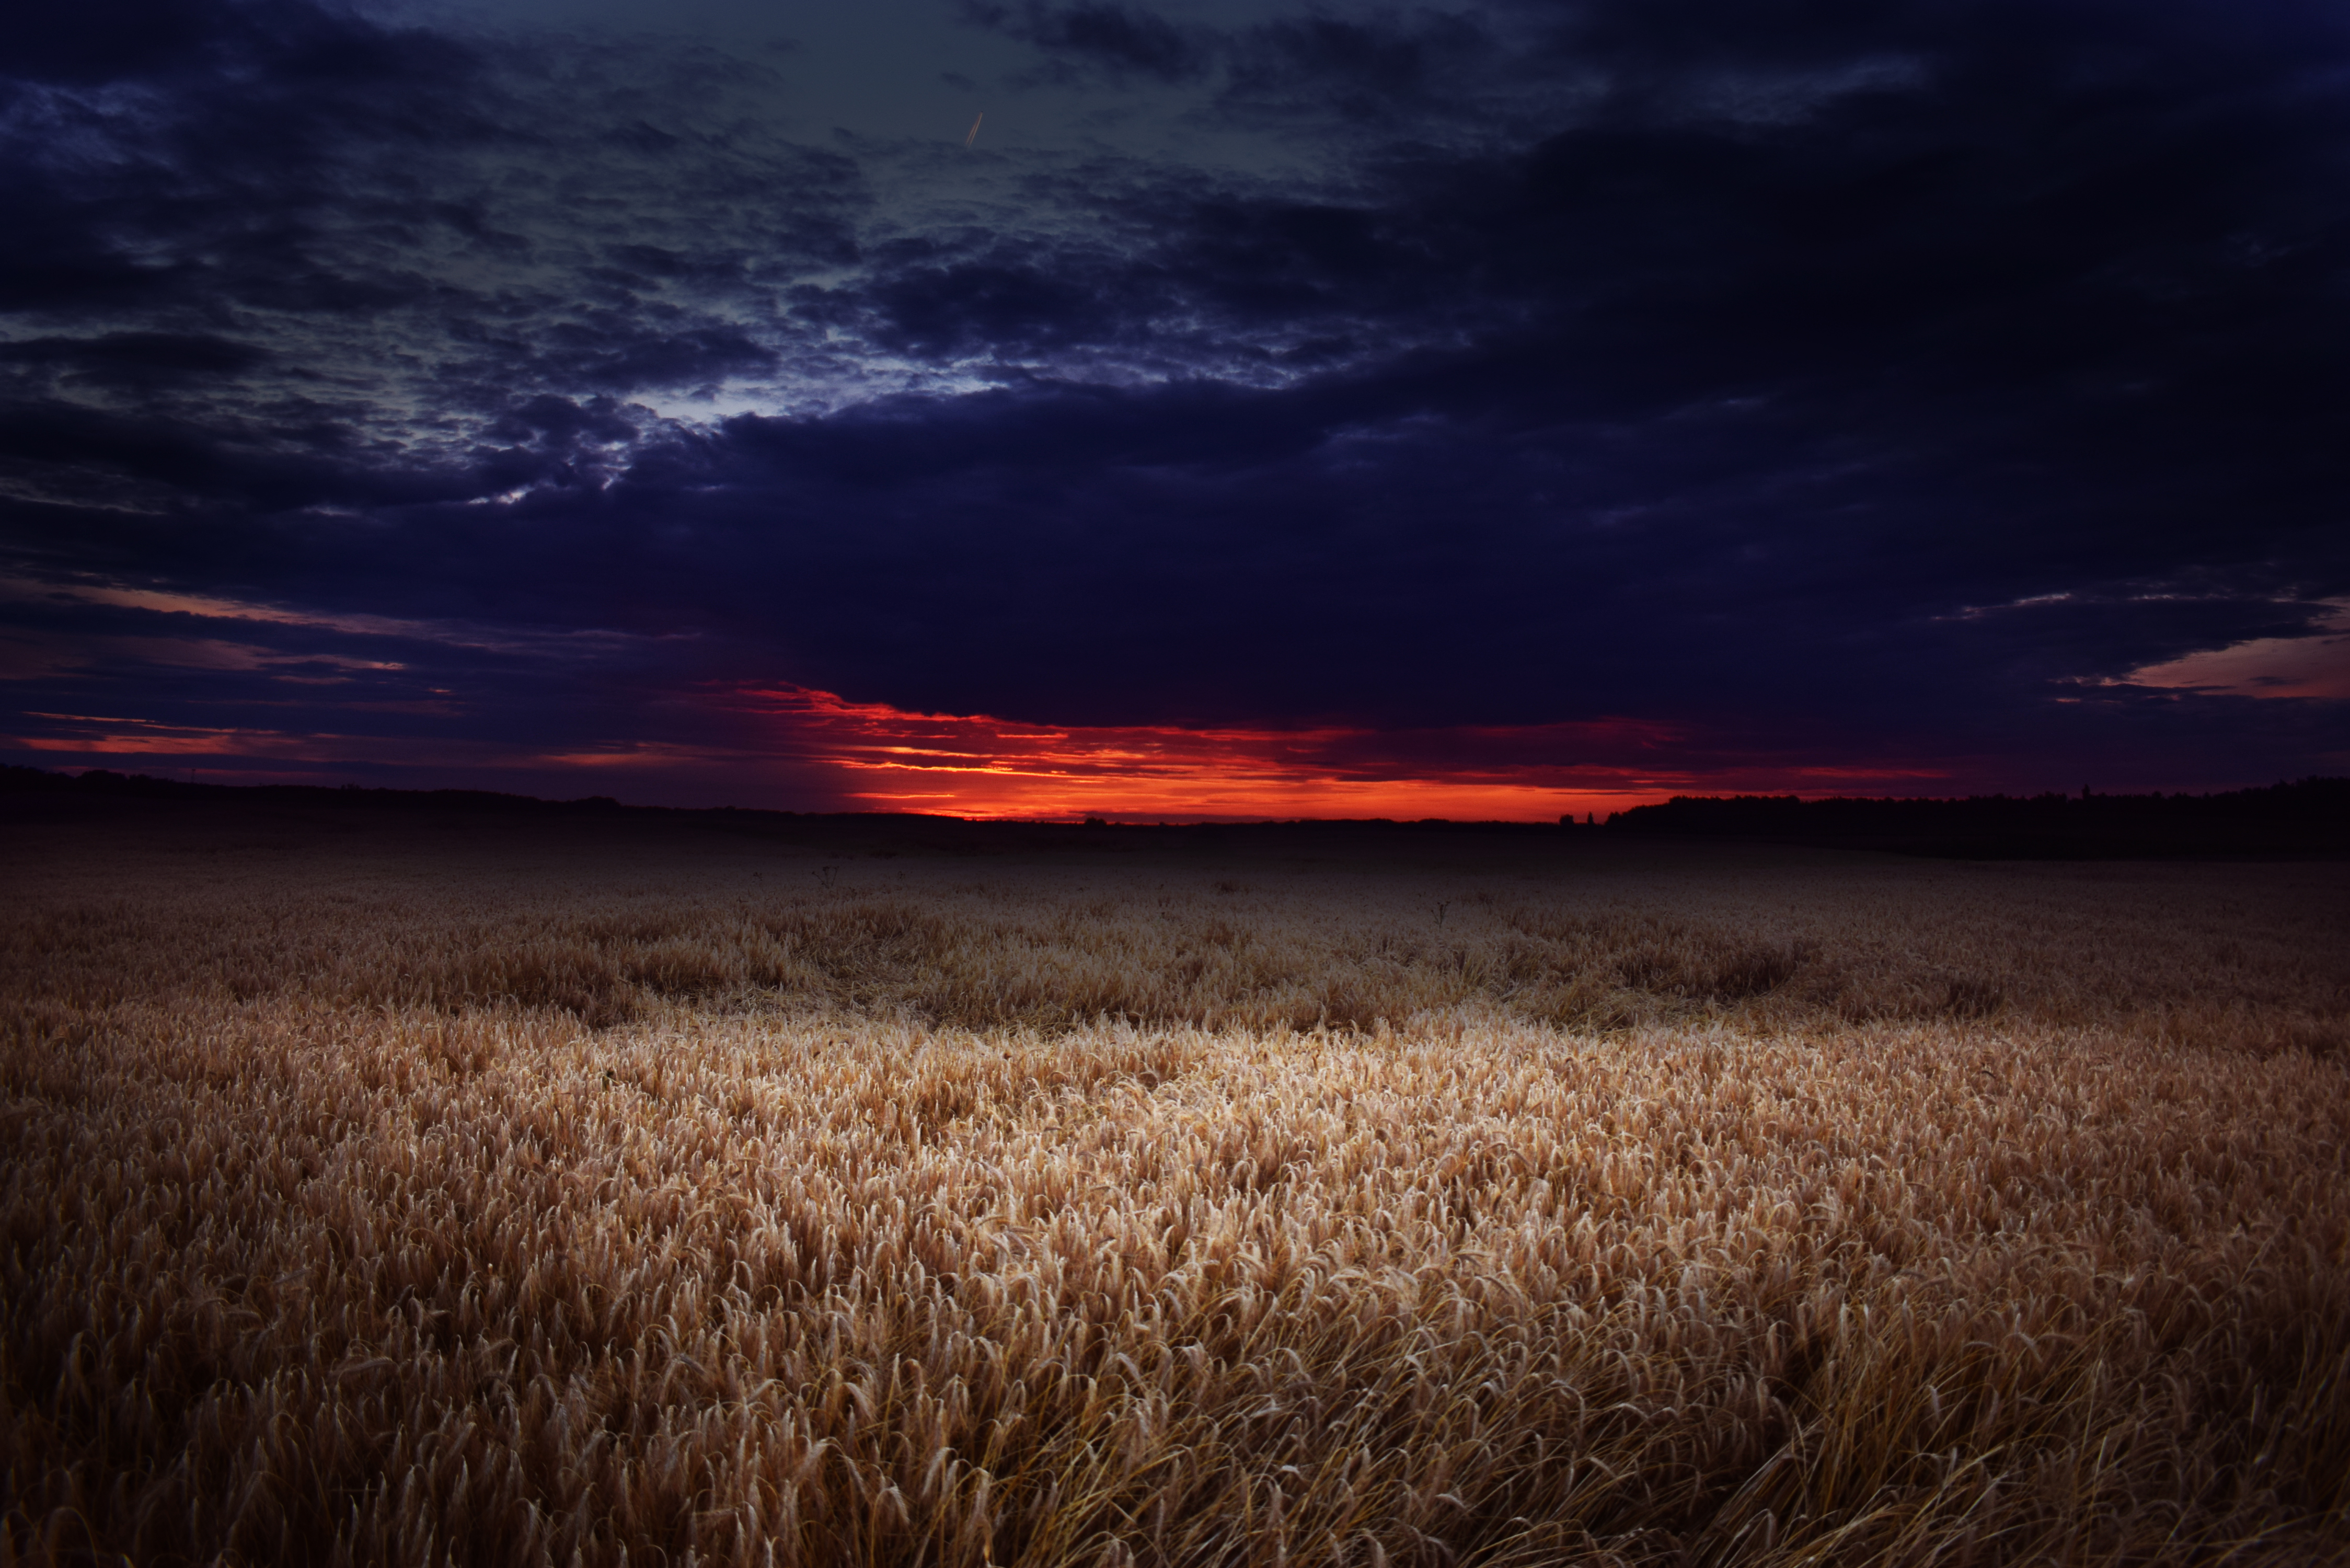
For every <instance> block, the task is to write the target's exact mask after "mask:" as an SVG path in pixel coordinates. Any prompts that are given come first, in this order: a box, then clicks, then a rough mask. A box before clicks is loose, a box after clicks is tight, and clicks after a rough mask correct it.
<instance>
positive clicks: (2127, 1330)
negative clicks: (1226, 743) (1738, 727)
mask: <svg viewBox="0 0 2350 1568" xmlns="http://www.w3.org/2000/svg"><path fill="white" fill-rule="evenodd" d="M7 833H8V839H7V843H6V845H5V849H6V861H7V867H8V869H7V870H6V872H5V877H6V880H7V888H6V894H7V897H6V898H5V916H0V977H5V978H0V1029H5V1058H0V1061H4V1062H5V1065H4V1066H0V1143H5V1148H6V1149H7V1150H8V1151H9V1152H8V1159H7V1166H6V1175H5V1194H0V1212H5V1263H0V1267H5V1276H0V1278H5V1303H4V1304H0V1401H5V1454H0V1463H5V1490H0V1563H88V1562H129V1563H141V1564H146V1563H155V1564H163V1563H212V1562H219V1563H402V1564H407V1563H415V1564H437V1563H463V1564H473V1563H479V1564H492V1563H498V1564H503V1563H551V1564H557V1565H561V1564H569V1563H580V1564H600V1563H667V1564H688V1563H692V1564H702V1563H710V1564H722V1563H743V1564H763V1565H764V1564H767V1563H808V1564H829V1563H856V1564H873V1565H879V1564H899V1563H906V1564H912V1563H934V1564H984V1563H999V1564H1025V1565H1040V1568H1041V1565H1045V1564H1059V1563H1106V1564H1107V1563H1114V1564H1124V1563H1143V1564H1157V1563H1166V1564H1201V1565H1205V1564H1243V1563H1246V1564H1284V1565H1285V1564H1292V1563H1295V1564H1309V1563H1317V1564H1318V1563H1333V1564H1341V1563H1345V1564H1406V1563H1419V1564H1430V1565H1437V1564H1442V1565H1456V1564H1457V1565H1465V1564H1504V1563H1624V1564H1650V1563H1654V1564H1667V1563H1670V1564H1729V1563H1741V1564H1744V1563H1756V1564H1793V1563H1822V1564H1831V1563H1832V1564H1846V1563H1903V1564H1910V1563H1916V1564H1924V1563H1951V1564H1958V1563H1981V1564H1991V1563H2115V1564H2120V1563H2132V1564H2141V1563H2143V1564H2151V1563H2280V1564H2281V1563H2318V1562H2333V1561H2350V1163H2345V1142H2350V1140H2346V1139H2345V1134H2350V886H2345V884H2350V879H2345V877H2343V876H2342V875H2341V867H2339V866H2326V865H2291V864H2280V865H2236V866H2226V865H2210V866H2156V865H2145V866H2107V867H2066V866H1996V865H1995V866H1981V867H1950V866H1945V865H1940V864H1937V863H1930V862H1907V861H1897V860H1892V859H1889V858H1882V857H1862V856H1837V855H1829V854H1822V853H1814V852H1804V851H1792V850H1770V851H1763V850H1739V849H1734V848H1724V847H1720V846H1716V847H1711V848H1708V849H1705V850H1702V851H1700V850H1694V849H1679V848H1675V847H1673V846H1640V847H1638V848H1637V849H1635V848H1630V847H1627V846H1615V845H1609V844H1607V843H1606V842H1604V836H1596V835H1586V836H1583V837H1582V838H1579V839H1578V838H1576V837H1575V836H1572V835H1566V834H1561V835H1558V836H1555V839H1552V838H1535V837H1531V836H1518V837H1514V838H1507V839H1495V840H1492V841H1490V842H1488V841H1485V840H1476V839H1471V838H1461V839H1458V840H1445V841H1441V842H1438V841H1433V840H1431V841H1428V842H1422V841H1421V840H1419V839H1412V840H1409V844H1406V843H1405V841H1404V840H1403V839H1401V838H1396V839H1394V840H1393V842H1391V843H1389V844H1388V846H1387V847H1380V846H1378V845H1375V844H1371V843H1370V841H1368V840H1357V839H1311V838H1293V839H1282V838H1279V837H1277V836H1275V837H1268V838H1266V839H1264V840H1263V842H1261V843H1256V844H1254V845H1253V846H1249V845H1241V846H1233V845H1232V844H1224V845H1223V846H1222V847H1215V846H1210V848H1208V849H1205V850H1202V849H1200V848H1197V847H1191V848H1180V847H1169V846H1165V845H1160V844H1158V843H1156V842H1155V841H1150V842H1137V843H1129V842H1128V841H1126V840H1120V841H1119V846H1118V850H1117V852H1115V853H1113V852H1111V851H1110V850H1108V849H1085V848H1078V849H1074V850H1067V849H1065V850H1059V851H1056V852H1055V853H1052V854H1045V853H1041V852H1040V853H1035V854H1029V853H1023V852H1018V851H1017V850H1016V849H1015V850H1012V851H1004V852H999V853H990V854H986V855H944V854H929V853H923V852H920V851H918V850H907V851H904V852H900V851H898V850H893V849H889V848H886V847H885V848H881V849H879V850H876V849H874V848H873V847H872V846H870V845H869V844H868V845H863V846H847V847H844V846H841V845H837V844H836V845H831V846H827V845H825V844H821V843H806V842H802V843H787V842H768V841H762V840H759V839H757V838H753V837H739V836H738V837H728V836H722V835H713V834H709V833H695V832H689V831H687V830H686V829H684V828H681V827H633V826H614V827H611V828H609V829H605V830H598V831H596V832H590V831H588V830H587V829H586V828H580V827H576V826H571V827H562V828H559V829H558V828H554V827H544V828H537V827H528V826H524V827H515V826H510V825H508V826H500V825H487V826H484V825H481V824H468V823H466V822H463V821H456V820H452V821H449V822H444V823H440V824H415V823H403V824H395V825H390V826H385V825H381V824H377V825H372V826H370V825H366V824H359V825H354V824H352V823H344V822H338V821H330V820H326V819H324V818H322V817H317V816H316V815H315V814H314V815H313V816H311V817H300V816H295V815H289V816H287V817H286V818H285V819H283V820H279V819H268V818H261V817H257V816H256V817H234V818H228V817H223V818H220V819H218V820H214V819H211V818H205V819H203V820H194V819H190V820H181V819H179V818H158V819H156V820H153V821H149V820H146V819H138V820H130V819H125V820H121V821H113V820H109V821H106V822H102V823H62V824H48V825H43V824H40V823H26V824H17V825H14V826H10V827H9V828H8V829H7ZM1219 842H1221V841H1219ZM1396 845H1404V847H1396ZM1334 846H1335V847H1334Z"/></svg>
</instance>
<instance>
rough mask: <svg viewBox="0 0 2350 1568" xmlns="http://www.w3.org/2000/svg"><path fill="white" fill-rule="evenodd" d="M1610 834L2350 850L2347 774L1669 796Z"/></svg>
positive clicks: (2008, 849) (2295, 852) (1988, 848)
mask: <svg viewBox="0 0 2350 1568" xmlns="http://www.w3.org/2000/svg"><path fill="white" fill-rule="evenodd" d="M1607 827H1608V831H1610V832H1613V833H1635V834H1643V835H1649V834H1653V835H1657V836H1670V837H1674V838H1736V839H1747V840H1764V841H1768V842H1773V843H1782V844H1814V845H1830V846H1837V847H1841V848H1847V849H1879V850H1890V851H1893V852H1895V853H1897V854H1904V855H1933V856H1942V857H1950V858H1955V859H1998V860H2013V859H2063V860H2077V859H2106V858H2125V857H2145V856H2171V855H2194V856H2206V855H2220V856H2237V855H2258V856H2272V855H2281V856H2304V855H2328V856H2331V855H2340V854H2344V853H2345V852H2350V778H2309V779H2303V780H2301V781H2300V782H2299V783H2296V784H2272V785H2270V786H2268V787H2267V788H2264V789H2240V790H2230V791H2228V792H2226V793H2225V794H2097V793H2095V791H2092V790H2086V789H2085V790H2083V791H2082V792H2081V793H2080V794H2076V795H2074V794H2035V795H2006V794H1991V795H1970V796H1968V797H1966V798H1965V799H1963V800H1898V799H1863V798H1854V797H1851V796H1846V795H1833V796H1828V797H1825V798H1822V799H1816V800H1804V799H1803V798H1801V797H1800V796H1796V795H1792V794H1788V795H1752V794H1742V795H1731V796H1729V797H1727V798H1723V797H1720V796H1713V795H1675V796H1674V797H1673V798H1672V799H1670V800H1669V801H1667V802H1665V803H1664V804H1663V805H1642V806H1635V807H1633V808H1632V809H1631V810H1629V811H1626V812H1619V813H1617V815H1615V816H1614V817H1613V818H1611V819H1610V820H1609V822H1608V825H1607Z"/></svg>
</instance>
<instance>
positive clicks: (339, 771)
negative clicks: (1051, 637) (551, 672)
mask: <svg viewBox="0 0 2350 1568" xmlns="http://www.w3.org/2000/svg"><path fill="white" fill-rule="evenodd" d="M426 706H428V705H427V704H419V703H390V702H386V703H377V704H369V703H354V704H350V705H348V712H349V714H350V716H351V717H352V718H354V719H357V718H359V717H361V716H362V714H361V710H377V711H387V712H414V711H417V710H418V709H420V708H422V707H426ZM429 706H430V708H431V710H432V712H433V713H434V714H441V713H444V712H445V713H449V714H452V715H456V714H462V712H463V706H464V705H463V703H462V702H461V701H455V700H449V701H436V702H433V703H432V704H429ZM681 706H682V707H683V708H685V709H687V710H688V711H691V713H692V715H693V716H694V722H693V723H692V724H691V729H692V731H693V732H694V734H695V738H694V739H691V740H683V739H681V740H668V741H639V742H628V743H617V744H610V745H587V746H577V747H569V748H562V749H554V748H536V747H529V746H524V745H517V744H514V743H504V742H494V741H488V740H454V739H444V740H440V741H437V742H432V743H430V744H428V745H421V746H420V745H419V744H418V743H417V742H414V741H412V740H411V739H409V738H406V737H403V736H399V735H378V734H369V733H366V732H359V726H357V725H354V726H353V728H352V729H350V730H343V731H338V732H322V731H300V730H292V729H287V730H274V729H266V728H256V727H243V728H228V727H220V728H211V727H205V726H202V725H188V724H168V723H161V722H155V721H151V720H146V719H140V718H132V717H123V716H106V715H96V714H82V713H64V712H47V713H36V714H34V715H31V717H33V718H35V719H36V720H39V721H42V722H43V724H44V729H43V731H42V732H36V733H23V734H18V735H15V736H11V737H7V738H6V739H7V740H8V742H10V743H12V744H15V745H17V746H21V747H23V748H25V749H26V750H28V751H32V752H36V753H45V754H46V755H47V756H50V757H54V758H55V759H56V763H57V764H62V765H66V766H74V765H89V766H105V767H111V768H115V769H118V770H125V771H142V770H149V771H153V772H157V773H162V774H171V775H172V776H176V777H182V778H190V777H192V778H200V779H203V780H206V781H209V782H213V783H222V784H228V783H240V784H258V783H280V784H305V783H307V784H316V783H322V782H325V783H339V782H344V781H346V780H353V781H356V779H358V778H360V777H364V778H366V779H368V781H369V782H374V783H395V784H396V783H403V782H405V775H406V774H407V771H408V770H410V769H415V768H430V769H432V770H434V771H435V772H436V773H437V774H439V775H440V776H441V777H442V778H444V779H462V780H463V782H464V783H465V784H467V785H468V786H470V787H475V788H489V789H507V790H513V791H516V792H519V793H525V794H554V795H567V794H614V795H617V796H619V797H620V798H622V799H626V800H631V801H637V802H643V803H660V804H675V805H742V806H750V807H762V808H769V809H796V810H832V811H880V812H912V813H922V814H927V815H941V816H961V817H978V818H1004V819H1051V818H1069V817H1076V816H1086V815H1098V816H1103V817H1107V818H1112V819H1117V820H1124V821H1133V822H1152V821H1168V822H1183V821H1215V820H1253V819H1265V818H1294V817H1356V818H1362V817H1391V818H1395V819H1398V820H1411V819H1416V818H1420V817H1444V818H1451V819H1453V820H1456V821H1524V822H1539V821H1552V820H1555V819H1556V818H1557V817H1559V816H1561V815H1567V814H1573V815H1578V816H1579V815H1584V814H1586V813H1597V814H1599V815H1603V816H1604V815H1606V814H1607V813H1608V812H1611V811H1621V810H1624V809H1626V808H1627V807H1630V806H1634V805H1643V804H1646V803H1649V802H1653V801H1659V800H1663V799H1665V798H1667V797H1668V796H1669V795H1673V794H1691V793H1734V792H1739V791H1768V792H1796V793H1804V794H1824V793H1852V792H1854V791H1870V790H1874V791H1879V792H1890V791H1894V790H1905V791H1913V790H1915V789H1916V788H1917V787H1918V783H1919V782H1920V781H1930V780H1932V779H1934V778H1936V777H1939V776H1941V775H1939V774H1937V773H1935V772H1933V771H1931V770H1928V769H1919V768H1906V767H1900V766H1889V767H1874V768H1872V767H1867V766H1838V767H1808V768H1796V769H1787V768H1783V767H1772V766H1769V765H1767V764H1766V765H1761V766H1752V767H1745V768H1741V769H1739V770H1738V771H1737V772H1736V773H1735V774H1731V773H1727V772H1723V771H1721V770H1713V771H1697V770H1691V769H1690V768H1688V767H1686V766H1685V765H1684V766H1678V767H1677V766H1673V765H1671V764H1670V763H1669V761H1668V759H1669V758H1672V757H1673V756H1674V754H1675V752H1676V750H1677V749H1678V747H1679V743H1680V742H1681V741H1682V740H1683V739H1684V738H1683V737H1682V736H1681V735H1680V733H1679V731H1678V730H1677V729H1676V728H1675V727H1674V726H1672V725H1669V724H1665V723H1659V722H1651V721H1645V720H1634V719H1603V720H1596V721H1591V722H1580V723H1559V724H1539V725H1487V726H1458V727H1451V728H1444V729H1428V730H1402V731H1385V730H1370V729H1359V728H1350V727H1345V726H1325V727H1321V728H1315V729H1304V730H1273V729H1246V728H1219V729H1184V728H1179V727H1175V726H1170V725H1097V726H1083V725H1051V724H1035V723H1024V722H1017V721H1014V720H1007V719H999V718H995V717H993V716H990V715H987V714H957V713H921V712H914V711H908V710H905V709H900V708H895V707H892V706H889V704H887V703H880V702H855V701H848V700H847V699H846V698H843V697H840V696H837V695H836V694H834V693H832V692H828V691H815V690H812V689H809V688H806V687H797V686H762V687H739V688H726V689H722V690H717V691H711V690H708V689H705V690H704V691H702V692H701V693H699V694H697V695H696V696H695V697H693V698H691V699H690V700H688V701H685V702H684V703H682V704H681ZM1586 759H1587V760H1586ZM1644 763H1645V764H1647V765H1643V764H1644Z"/></svg>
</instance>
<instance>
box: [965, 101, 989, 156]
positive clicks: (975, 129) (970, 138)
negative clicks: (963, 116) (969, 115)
mask: <svg viewBox="0 0 2350 1568" xmlns="http://www.w3.org/2000/svg"><path fill="white" fill-rule="evenodd" d="M986 118H987V110H985V109H981V110H980V111H979V119H974V120H972V122H971V133H970V134H969V135H967V136H965V137H964V138H963V139H962V144H963V148H964V150H965V151H969V150H970V147H971V144H972V142H974V141H976V140H979V121H980V120H981V119H986Z"/></svg>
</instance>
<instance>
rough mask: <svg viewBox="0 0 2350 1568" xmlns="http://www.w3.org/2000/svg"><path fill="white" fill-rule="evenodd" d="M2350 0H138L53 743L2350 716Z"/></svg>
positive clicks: (1722, 774) (1197, 796)
mask: <svg viewBox="0 0 2350 1568" xmlns="http://www.w3.org/2000/svg"><path fill="white" fill-rule="evenodd" d="M2345 191H2350V10H2345V8H2344V7H2343V6H2341V5H2338V4H2335V3H2334V0H2094V3H2093V0H1996V3H1986V0H1867V3H1860V0H1496V3H1493V4H1486V5H1431V6H1390V5H1362V4H1340V3H1330V4H1288V3H1286V0H1271V3H1253V4H1237V3H1230V0H1157V3H1142V4H1124V3H1097V0H1080V3H1077V4H1060V3H1058V0H824V3H822V4H813V3H805V0H765V3H756V4H754V3H752V0H672V3H664V4H660V5H653V4H650V3H646V0H486V3H484V0H468V3H466V4H463V5H459V4H442V3H440V0H369V3H366V4H360V5H350V4H344V3H340V0H338V3H337V4H316V3H312V0H212V3H186V0H87V3H78V4H76V5H68V6H43V7H38V8H36V10H35V11H34V12H33V13H31V14H29V15H28V16H26V17H24V18H19V19H15V20H12V22H11V24H10V26H8V27H7V28H6V29H5V30H0V212H5V213H8V214H10V216H9V219H8V221H7V222H6V223H5V224H0V761H6V762H10V763H19V764H28V765H35V766H42V767H49V768H62V769H68V770H78V769H82V768H88V767H93V766H101V767H110V768H114V769H117V770H119V771H122V772H145V773H152V774H168V775H172V776H182V777H192V778H198V779H203V780H211V781H214V782H229V783H234V782H311V783H321V784H344V783H357V784H370V785H395V786H400V787H444V786H458V787H468V788H489V789H505V790H515V791H520V792H523V793H529V794H544V795H550V796H555V797H558V798H568V797H572V796H577V795H585V794H608V795H612V796H616V797H618V798H620V799H622V800H627V801H633V802H639V803H644V804H656V805H740V806H754V807H768V808H776V809H788V810H825V811H829V810H847V811H855V810H887V811H921V812H937V813H943V814H947V815H970V816H1013V817H1066V816H1069V815H1076V814H1080V813H1094V814H1099V815H1107V816H1110V817H1113V818H1122V819H1128V820H1159V819H1164V820H1188V819H1201V818H1218V817H1238V818H1246V817H1268V816H1270V817H1290V816H1394V817H1406V818H1409V817H1421V816H1445V817H1453V818H1511V819H1524V820H1534V819H1546V818H1551V817H1555V816H1557V815H1562V814H1565V813H1570V812H1571V813H1576V814H1582V813H1585V812H1590V811H1598V812H1601V813H1604V812H1606V811H1607V810H1610V809H1616V808H1618V807H1621V806H1623V805H1629V804H1633V803H1636V802H1639V801H1646V800H1654V799H1659V798H1662V797H1664V796H1666V795H1669V794H1725V793H1739V792H1768V793H1798V794H1807V795H1810V794H1914V795H1954V794H1976V793H1990V792H1997V791H2005V792H2010V793H2036V792H2039V791H2043V790H2049V789H2059V790H2066V791H2071V790H2074V789H2077V788H2080V787H2084V786H2088V787H2094V788H2096V789H2098V790H2101V791H2110V792H2121V791H2129V790H2147V789H2162V790H2177V789H2184V790H2205V789H2224V788H2231V787H2238V786H2241V785H2246V784H2266V783H2271V782H2273V781H2275V780H2278V779H2282V778H2292V777H2300V776H2304V775H2307V774H2343V773H2350V202H2345V198H2344V192H2345Z"/></svg>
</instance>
